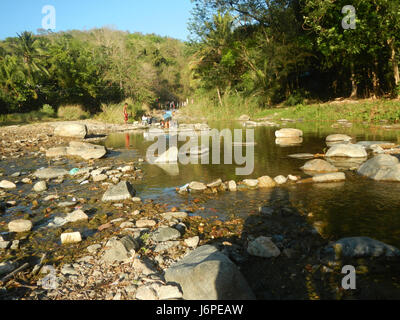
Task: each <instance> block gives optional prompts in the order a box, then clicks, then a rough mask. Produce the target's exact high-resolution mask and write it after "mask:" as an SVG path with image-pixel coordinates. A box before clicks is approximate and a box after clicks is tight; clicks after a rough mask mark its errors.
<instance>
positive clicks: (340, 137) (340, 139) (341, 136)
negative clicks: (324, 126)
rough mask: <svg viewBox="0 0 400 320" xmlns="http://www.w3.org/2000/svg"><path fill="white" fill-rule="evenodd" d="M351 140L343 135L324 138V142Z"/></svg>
mask: <svg viewBox="0 0 400 320" xmlns="http://www.w3.org/2000/svg"><path fill="white" fill-rule="evenodd" d="M351 140H352V138H351V137H349V136H348V135H345V134H331V135H329V136H327V137H326V142H339V141H345V142H348V141H351Z"/></svg>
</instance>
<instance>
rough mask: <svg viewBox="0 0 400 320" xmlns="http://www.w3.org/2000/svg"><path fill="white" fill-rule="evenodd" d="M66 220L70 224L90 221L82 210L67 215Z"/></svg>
mask: <svg viewBox="0 0 400 320" xmlns="http://www.w3.org/2000/svg"><path fill="white" fill-rule="evenodd" d="M66 220H67V221H68V222H78V221H88V220H89V217H88V215H87V214H86V213H85V212H83V211H82V210H75V211H74V212H71V213H69V214H68V215H67V217H66Z"/></svg>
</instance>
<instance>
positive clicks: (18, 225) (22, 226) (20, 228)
mask: <svg viewBox="0 0 400 320" xmlns="http://www.w3.org/2000/svg"><path fill="white" fill-rule="evenodd" d="M32 226H33V224H32V222H31V221H29V220H23V219H19V220H14V221H11V222H10V223H9V224H8V230H9V231H10V232H17V233H20V232H28V231H30V230H31V229H32Z"/></svg>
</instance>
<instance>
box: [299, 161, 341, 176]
mask: <svg viewBox="0 0 400 320" xmlns="http://www.w3.org/2000/svg"><path fill="white" fill-rule="evenodd" d="M300 169H302V170H304V171H313V172H324V173H328V172H337V171H338V169H337V168H336V167H334V166H333V165H331V164H330V163H329V162H328V161H325V160H322V159H315V160H311V161H308V162H306V164H305V165H304V166H302V167H301V168H300Z"/></svg>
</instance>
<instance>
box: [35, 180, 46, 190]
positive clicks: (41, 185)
mask: <svg viewBox="0 0 400 320" xmlns="http://www.w3.org/2000/svg"><path fill="white" fill-rule="evenodd" d="M33 190H34V191H35V192H43V191H46V190H47V183H46V181H39V182H37V183H35V185H34V186H33Z"/></svg>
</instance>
